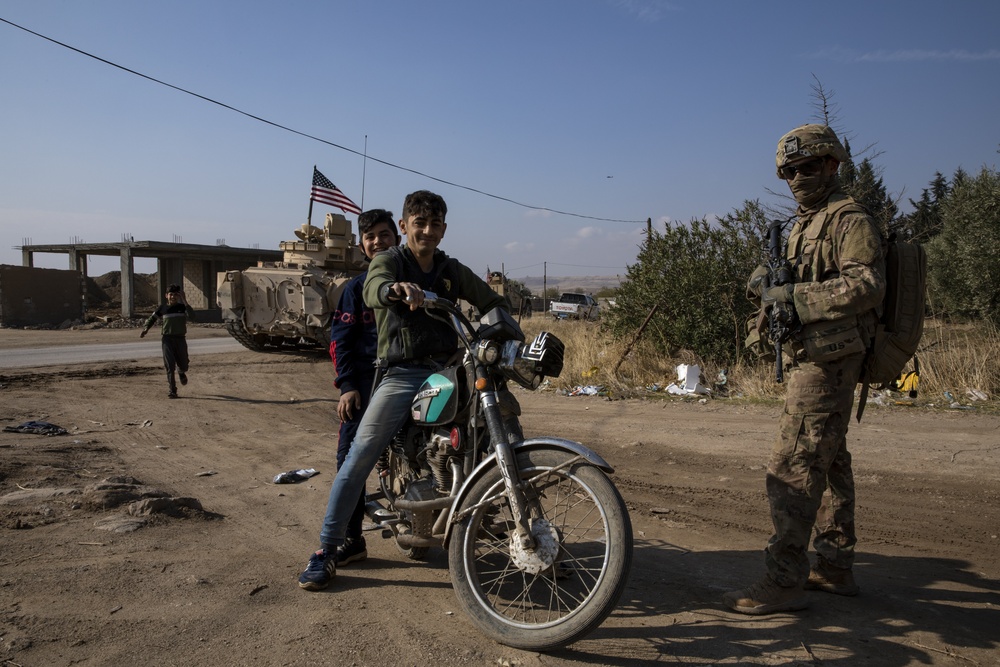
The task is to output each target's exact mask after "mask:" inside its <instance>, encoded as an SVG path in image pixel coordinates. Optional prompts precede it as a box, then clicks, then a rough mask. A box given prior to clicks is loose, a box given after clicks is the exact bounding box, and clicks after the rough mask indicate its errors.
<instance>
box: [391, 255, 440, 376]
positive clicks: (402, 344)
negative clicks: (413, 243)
mask: <svg viewBox="0 0 1000 667" xmlns="http://www.w3.org/2000/svg"><path fill="white" fill-rule="evenodd" d="M385 252H387V253H389V254H390V255H391V256H392V258H393V259H394V260H395V262H396V282H407V283H416V284H417V285H419V286H420V288H421V289H423V290H427V291H429V292H434V293H435V294H437V295H438V296H440V297H444V298H445V299H448V300H449V301H453V302H454V301H457V300H458V298H459V285H458V282H459V270H458V260H456V259H454V258H452V257H448V256H447V255H445V254H444V253H443V252H440V251H438V252H437V253H435V256H434V259H435V261H434V268H433V269H431V271H430V273H424V272H423V271H422V270H421V269H420V266H419V265H418V264H417V263H416V261H415V260H413V259H412V258H408V257H407V256H406V255H405V254H404V253H403V249H402V248H401V247H399V246H393V247H391V248H389V249H388V250H386V251H385ZM386 326H387V327H388V340H389V349H388V352H387V353H386V354H387V358H386V359H383V360H380V361H381V363H383V364H388V365H392V364H398V363H401V362H409V363H414V362H421V361H427V360H431V359H434V360H438V361H440V360H441V358H443V357H445V356H447V355H450V354H451V353H452V352H454V351H455V350H456V349H457V347H458V339H457V338H456V334H455V332H454V330H453V329H452V328H451V327H450V326H449V325H448V324H446V323H444V322H440V321H438V320H435V319H433V318H432V317H430V316H429V315H428V314H427V311H426V310H424V309H423V308H418V309H417V310H410V307H409V306H408V305H407V304H405V303H397V304H393V305H392V306H390V307H389V308H388V309H387V316H386Z"/></svg>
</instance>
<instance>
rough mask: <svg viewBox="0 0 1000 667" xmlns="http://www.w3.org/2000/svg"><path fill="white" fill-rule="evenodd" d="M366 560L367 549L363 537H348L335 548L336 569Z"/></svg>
mask: <svg viewBox="0 0 1000 667" xmlns="http://www.w3.org/2000/svg"><path fill="white" fill-rule="evenodd" d="M366 558H368V547H367V545H366V544H365V538H363V537H357V538H352V537H349V538H347V539H346V540H345V541H344V543H343V544H341V545H340V546H339V547H337V567H340V566H341V565H347V564H348V563H357V562H358V561H362V560H364V559H366Z"/></svg>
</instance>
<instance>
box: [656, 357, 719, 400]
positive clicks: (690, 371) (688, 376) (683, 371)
mask: <svg viewBox="0 0 1000 667" xmlns="http://www.w3.org/2000/svg"><path fill="white" fill-rule="evenodd" d="M667 392H668V393H671V394H677V395H678V396H684V395H686V394H711V393H712V391H711V390H710V389H709V388H708V387H706V386H705V385H703V384H702V383H701V367H699V366H698V365H697V364H690V365H689V364H680V365H678V366H677V382H671V383H670V384H669V385H667Z"/></svg>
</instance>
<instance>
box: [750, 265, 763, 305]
mask: <svg viewBox="0 0 1000 667" xmlns="http://www.w3.org/2000/svg"><path fill="white" fill-rule="evenodd" d="M765 278H767V267H766V266H764V265H763V264H760V265H758V266H757V268H756V269H754V270H753V273H751V274H750V280H748V281H747V299H749V300H750V301H753V302H756V301H758V300H759V299H760V293H761V292H763V291H764V279H765Z"/></svg>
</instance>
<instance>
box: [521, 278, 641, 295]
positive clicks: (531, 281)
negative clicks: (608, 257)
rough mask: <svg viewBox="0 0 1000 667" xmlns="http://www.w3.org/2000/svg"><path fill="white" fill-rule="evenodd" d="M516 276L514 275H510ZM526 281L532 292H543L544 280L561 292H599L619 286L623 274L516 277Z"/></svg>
mask: <svg viewBox="0 0 1000 667" xmlns="http://www.w3.org/2000/svg"><path fill="white" fill-rule="evenodd" d="M508 277H509V278H514V276H508ZM514 279H515V280H520V281H521V282H522V283H524V286H525V287H527V288H528V289H530V290H531V293H532V294H541V293H542V285H543V281H544V284H545V285H546V286H548V287H549V288H550V289H551V288H553V287H555V288H556V289H558V290H559V291H560V292H577V291H583V292H587V293H590V292H597V291H598V290H600V289H601V288H602V287H610V288H612V289H615V288H617V287H618V286H619V285H620V284H621V281H622V276H548V277H544V278H543V276H525V277H524V278H514Z"/></svg>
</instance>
